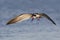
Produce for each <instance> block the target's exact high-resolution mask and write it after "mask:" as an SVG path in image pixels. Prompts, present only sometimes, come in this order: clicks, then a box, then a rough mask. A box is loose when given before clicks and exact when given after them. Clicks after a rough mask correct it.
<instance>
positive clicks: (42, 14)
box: [40, 13, 56, 25]
mask: <svg viewBox="0 0 60 40" xmlns="http://www.w3.org/2000/svg"><path fill="white" fill-rule="evenodd" d="M40 15H41V16H44V17H46V18H47V19H48V20H50V21H51V22H52V23H53V24H54V25H56V23H55V22H54V21H53V20H52V19H51V18H50V17H49V16H48V15H47V14H45V13H41V14H40Z"/></svg>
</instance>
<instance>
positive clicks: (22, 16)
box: [7, 13, 56, 25]
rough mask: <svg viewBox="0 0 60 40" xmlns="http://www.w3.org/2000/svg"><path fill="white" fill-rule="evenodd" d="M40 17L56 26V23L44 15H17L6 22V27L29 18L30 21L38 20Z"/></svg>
mask: <svg viewBox="0 0 60 40" xmlns="http://www.w3.org/2000/svg"><path fill="white" fill-rule="evenodd" d="M42 17H46V18H47V19H48V20H50V21H51V22H52V23H53V24H54V25H56V23H55V22H54V21H53V20H52V19H51V18H50V17H49V16H48V15H47V14H45V13H30V14H29V13H23V14H20V15H18V16H17V17H15V18H13V19H11V20H10V21H8V22H7V25H9V24H13V23H16V22H19V21H20V22H21V21H24V20H28V19H30V18H32V21H33V20H34V19H38V20H39V19H40V18H42Z"/></svg>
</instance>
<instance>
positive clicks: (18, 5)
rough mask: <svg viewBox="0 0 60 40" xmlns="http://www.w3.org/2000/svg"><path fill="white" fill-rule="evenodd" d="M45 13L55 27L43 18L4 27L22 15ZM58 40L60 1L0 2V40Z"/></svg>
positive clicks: (59, 35) (9, 0) (59, 38)
mask: <svg viewBox="0 0 60 40" xmlns="http://www.w3.org/2000/svg"><path fill="white" fill-rule="evenodd" d="M35 12H38V13H46V14H47V15H49V16H50V17H51V18H52V19H53V20H54V21H55V22H56V24H57V25H56V26H55V25H53V24H52V23H51V22H50V21H48V20H47V19H45V18H42V19H41V20H40V23H39V24H37V21H36V20H34V21H33V22H32V23H31V21H30V20H27V21H24V22H21V23H16V24H12V25H6V23H7V21H9V20H10V19H12V18H14V17H15V16H17V15H19V14H22V13H35ZM10 39H11V40H19V39H20V40H28V39H29V40H60V0H0V40H10Z"/></svg>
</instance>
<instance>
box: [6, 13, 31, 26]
mask: <svg viewBox="0 0 60 40" xmlns="http://www.w3.org/2000/svg"><path fill="white" fill-rule="evenodd" d="M31 16H32V14H21V15H19V16H17V17H15V18H13V19H11V20H10V21H8V22H7V25H8V24H13V23H16V22H18V21H20V22H21V21H24V20H27V19H30V18H31Z"/></svg>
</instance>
